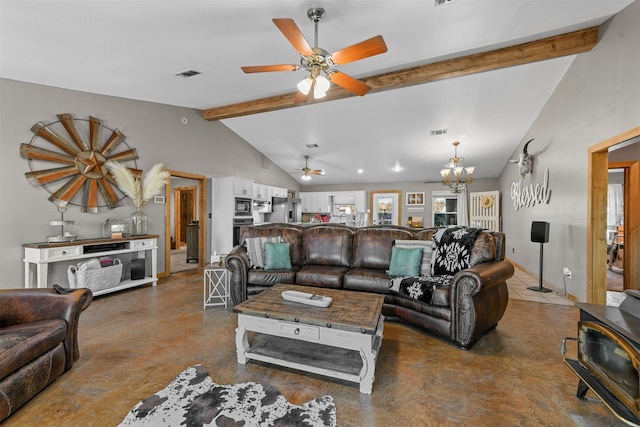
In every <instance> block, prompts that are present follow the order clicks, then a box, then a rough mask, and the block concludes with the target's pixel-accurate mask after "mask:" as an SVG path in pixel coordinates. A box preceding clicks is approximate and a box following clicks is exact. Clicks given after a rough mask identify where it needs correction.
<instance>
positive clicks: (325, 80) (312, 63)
mask: <svg viewBox="0 0 640 427" xmlns="http://www.w3.org/2000/svg"><path fill="white" fill-rule="evenodd" d="M324 15H325V10H324V9H323V8H321V7H318V8H311V9H309V10H308V11H307V17H308V18H309V19H310V20H311V21H312V22H313V23H314V29H315V34H314V35H315V38H314V47H311V46H310V45H309V43H308V42H307V40H306V39H305V38H304V35H303V34H302V32H301V31H300V29H299V28H298V26H297V25H296V23H295V22H294V21H293V19H289V18H274V19H273V23H274V24H275V25H276V27H278V29H279V30H280V31H281V32H282V34H283V35H284V36H285V37H286V38H287V40H289V43H291V45H292V46H293V47H294V48H295V49H296V51H298V53H299V54H300V65H294V64H279V65H258V66H247V67H241V69H242V71H244V72H245V73H261V72H271V71H297V70H299V69H301V68H302V69H304V70H307V71H308V72H309V75H308V76H307V77H305V78H304V79H303V80H302V81H300V82H299V83H298V85H297V88H298V93H296V97H295V100H294V102H295V103H304V102H306V101H307V100H308V99H309V94H310V93H311V92H313V99H320V98H324V97H325V96H326V94H327V91H328V90H329V88H330V87H331V82H333V83H335V84H336V85H338V86H341V87H342V88H344V89H346V90H348V91H350V92H353V93H355V94H356V95H360V96H363V95H364V94H366V93H367V92H369V90H371V86H369V85H366V84H364V83H362V82H361V81H360V80H357V79H355V78H353V77H351V76H349V75H347V74H345V73H343V72H341V71H338V70H337V68H336V67H337V66H339V65H343V64H346V63H349V62H353V61H357V60H359V59H364V58H367V57H370V56H374V55H378V54H381V53H384V52H386V51H387V45H386V44H385V42H384V39H383V38H382V36H375V37H372V38H370V39H367V40H364V41H362V42H360V43H356V44H354V45H351V46H348V47H346V48H344V49H341V50H339V51H336V52H333V53H329V52H327V51H326V50H324V49H321V48H319V47H318V22H320V20H322V18H323V17H324ZM323 73H324V75H322V74H323Z"/></svg>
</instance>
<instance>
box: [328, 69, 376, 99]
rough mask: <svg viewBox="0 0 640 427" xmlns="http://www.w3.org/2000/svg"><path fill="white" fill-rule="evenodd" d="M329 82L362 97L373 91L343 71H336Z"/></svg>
mask: <svg viewBox="0 0 640 427" xmlns="http://www.w3.org/2000/svg"><path fill="white" fill-rule="evenodd" d="M329 80H331V81H332V82H333V83H335V84H337V85H339V86H342V87H343V88H345V89H347V90H349V91H351V92H353V93H355V94H357V95H360V96H363V95H364V94H365V93H367V92H369V91H370V90H371V86H369V85H366V84H364V83H362V82H361V81H360V80H357V79H354V78H353V77H351V76H350V75H348V74H345V73H343V72H341V71H335V72H333V73H331V75H330V76H329Z"/></svg>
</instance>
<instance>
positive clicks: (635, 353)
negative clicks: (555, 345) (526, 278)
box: [562, 290, 640, 426]
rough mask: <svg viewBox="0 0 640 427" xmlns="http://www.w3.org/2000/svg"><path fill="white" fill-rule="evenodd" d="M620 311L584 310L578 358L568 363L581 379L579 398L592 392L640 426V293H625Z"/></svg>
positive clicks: (583, 307) (624, 418)
mask: <svg viewBox="0 0 640 427" xmlns="http://www.w3.org/2000/svg"><path fill="white" fill-rule="evenodd" d="M625 294H626V298H625V299H624V301H623V302H622V303H621V304H620V306H619V307H611V306H606V305H597V304H585V303H576V306H577V307H578V308H580V321H579V323H578V338H565V339H563V341H562V354H564V353H565V352H566V340H567V339H574V340H577V341H578V358H577V359H570V358H565V359H564V361H565V363H566V364H567V365H568V366H569V367H570V368H571V369H572V370H573V372H575V374H576V375H577V376H578V378H579V382H578V392H577V396H578V398H580V399H584V398H585V395H586V393H587V391H589V390H591V391H592V392H593V393H594V394H595V395H596V396H597V397H598V398H599V399H600V400H601V401H602V402H603V403H604V404H605V405H607V407H608V408H609V409H610V410H611V411H612V412H613V413H614V414H615V415H616V416H617V417H618V418H620V419H621V420H622V421H624V422H626V423H627V424H630V425H638V426H640V374H639V371H640V292H639V291H633V290H626V291H625Z"/></svg>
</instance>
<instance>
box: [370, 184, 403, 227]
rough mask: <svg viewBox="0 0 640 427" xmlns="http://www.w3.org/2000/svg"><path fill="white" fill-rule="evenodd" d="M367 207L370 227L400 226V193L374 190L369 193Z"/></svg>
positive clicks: (398, 191)
mask: <svg viewBox="0 0 640 427" xmlns="http://www.w3.org/2000/svg"><path fill="white" fill-rule="evenodd" d="M369 197H370V200H369V206H370V207H371V208H370V209H371V215H370V216H369V221H370V222H371V224H372V225H400V221H401V218H402V205H401V204H402V191H400V190H374V191H372V192H371V193H370V196H369Z"/></svg>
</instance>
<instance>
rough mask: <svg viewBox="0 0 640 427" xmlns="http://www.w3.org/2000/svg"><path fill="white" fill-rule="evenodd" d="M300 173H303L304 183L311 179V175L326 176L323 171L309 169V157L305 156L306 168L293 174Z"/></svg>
mask: <svg viewBox="0 0 640 427" xmlns="http://www.w3.org/2000/svg"><path fill="white" fill-rule="evenodd" d="M300 172H302V176H301V177H300V179H302V180H303V181H309V180H310V179H311V175H320V176H324V170H323V169H311V168H309V156H304V168H302V169H298V170H296V171H295V172H293V173H300Z"/></svg>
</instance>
